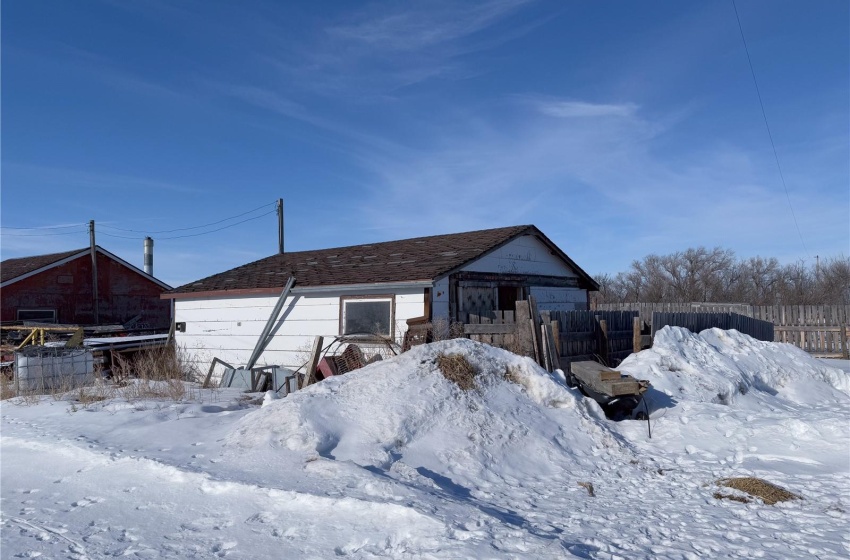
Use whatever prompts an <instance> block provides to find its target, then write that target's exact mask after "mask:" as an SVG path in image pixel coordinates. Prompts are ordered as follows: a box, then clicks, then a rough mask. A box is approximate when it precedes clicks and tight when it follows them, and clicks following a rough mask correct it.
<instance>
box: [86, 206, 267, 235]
mask: <svg viewBox="0 0 850 560" xmlns="http://www.w3.org/2000/svg"><path fill="white" fill-rule="evenodd" d="M275 212H277V210H271V211H270V212H266V213H265V214H260V215H259V216H253V217H251V218H247V219H245V220H241V221H238V222H234V223H232V224H228V225H226V226H223V227H220V228H218V229H214V230H211V231H202V232H200V233H189V234H187V235H173V236H171V237H157V241H162V240H165V239H182V238H184V237H198V236H199V235H207V234H208V233H215V232H217V231H221V230H223V229H228V228H232V227H233V226H238V225H239V224H244V223H245V222H250V221H251V220H258V219H260V218H263V217H265V216H268V215H270V214H274V213H275ZM231 219H232V218H231ZM98 235H106V236H108V237H118V238H120V239H143V238H142V237H137V236H129V235H115V234H113V233H107V232H103V231H99V232H98Z"/></svg>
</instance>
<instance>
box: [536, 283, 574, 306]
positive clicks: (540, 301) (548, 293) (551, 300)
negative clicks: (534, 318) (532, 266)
mask: <svg viewBox="0 0 850 560" xmlns="http://www.w3.org/2000/svg"><path fill="white" fill-rule="evenodd" d="M531 295H532V296H534V299H536V300H537V307H538V308H540V309H544V310H547V311H575V310H582V311H583V310H586V309H587V290H582V289H581V288H548V287H547V288H544V287H540V286H532V287H531Z"/></svg>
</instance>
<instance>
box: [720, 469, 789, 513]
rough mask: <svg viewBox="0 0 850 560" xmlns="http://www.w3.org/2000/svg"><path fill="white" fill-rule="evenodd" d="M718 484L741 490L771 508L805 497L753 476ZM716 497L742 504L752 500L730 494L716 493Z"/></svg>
mask: <svg viewBox="0 0 850 560" xmlns="http://www.w3.org/2000/svg"><path fill="white" fill-rule="evenodd" d="M717 484H719V485H720V486H725V487H727V488H732V489H734V490H740V491H741V492H744V493H746V494H749V495H750V496H755V497H756V498H759V499H761V500H762V501H763V502H764V503H766V504H767V505H769V506H772V505H773V504H776V503H778V502H787V501H789V500H802V499H803V497H802V496H799V495H797V494H794V493H793V492H789V491H788V490H785V489H784V488H782V487H779V486H777V485H775V484H771V483H770V482H768V481H766V480H762V479H761V478H755V477H751V476H743V477H737V478H721V479H720V480H718V481H717ZM714 497H715V498H717V499H718V500H721V499H723V500H733V501H736V502H741V503H745V504H747V503H750V501H751V500H749V499H747V498H745V497H743V496H732V495H728V494H722V493H720V492H715V493H714Z"/></svg>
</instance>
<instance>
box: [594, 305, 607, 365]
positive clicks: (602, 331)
mask: <svg viewBox="0 0 850 560" xmlns="http://www.w3.org/2000/svg"><path fill="white" fill-rule="evenodd" d="M596 324H597V325H598V328H597V333H598V336H597V338H596V340H597V344H596V354H597V355H598V356H599V359H600V360H602V365H605V366H607V365H608V323H607V322H606V321H605V319H603V318H602V316H601V315H597V316H596Z"/></svg>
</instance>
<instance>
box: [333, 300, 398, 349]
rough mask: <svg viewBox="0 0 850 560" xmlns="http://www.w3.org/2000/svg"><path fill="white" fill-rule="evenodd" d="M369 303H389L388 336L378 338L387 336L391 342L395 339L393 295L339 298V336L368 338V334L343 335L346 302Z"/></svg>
mask: <svg viewBox="0 0 850 560" xmlns="http://www.w3.org/2000/svg"><path fill="white" fill-rule="evenodd" d="M370 301H378V302H385V301H389V303H390V325H389V326H390V332H389V334H388V335H384V334H383V333H381V334H379V335H378V336H387V337H389V338H390V339H391V340H394V339H395V294H375V295H356V296H340V298H339V334H340V336H350V337H354V338H357V337H358V336H360V337H363V338H365V337H368V336H369V335H370V333H352V334H346V333H345V315H346V310H345V307H346V304H347V303H348V302H363V303H367V302H370Z"/></svg>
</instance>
